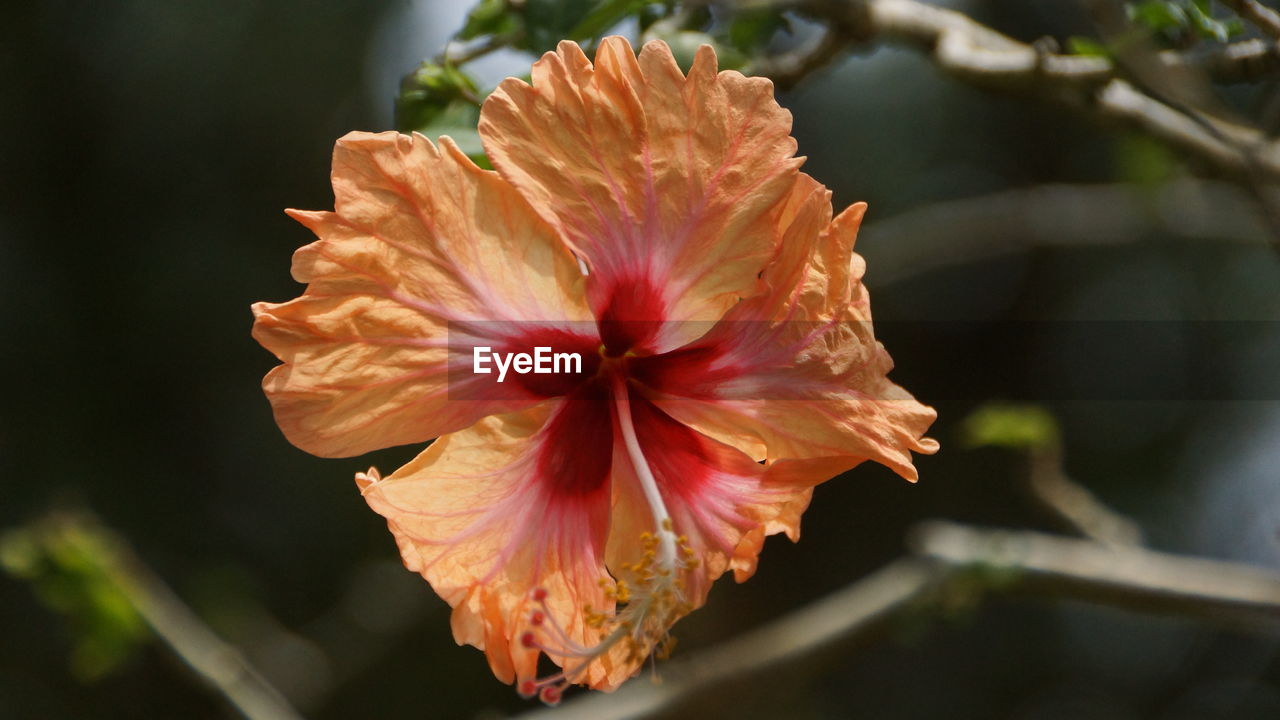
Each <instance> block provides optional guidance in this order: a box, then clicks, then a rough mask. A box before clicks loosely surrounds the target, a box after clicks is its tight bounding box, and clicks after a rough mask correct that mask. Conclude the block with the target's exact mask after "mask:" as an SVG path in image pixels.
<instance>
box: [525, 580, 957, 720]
mask: <svg viewBox="0 0 1280 720" xmlns="http://www.w3.org/2000/svg"><path fill="white" fill-rule="evenodd" d="M939 576H940V573H939V571H938V568H937V567H936V566H934V565H932V564H931V563H928V562H922V561H920V560H917V559H914V558H907V559H903V560H899V561H897V562H895V563H893V564H891V565H888V566H886V567H884V568H882V569H881V570H879V571H877V572H875V573H873V574H871V575H869V576H867V577H866V578H864V579H863V580H861V581H859V582H856V583H854V584H852V585H850V586H848V587H846V588H845V589H843V590H839V591H837V592H835V593H833V594H831V595H828V596H827V597H825V598H823V599H821V600H818V601H817V602H815V603H813V604H811V605H808V606H806V607H804V608H802V609H800V610H797V611H795V612H793V613H791V614H789V615H785V616H783V617H781V618H779V619H778V620H775V621H773V622H771V623H769V624H767V625H765V626H764V627H761V628H758V629H756V630H753V631H751V632H748V633H744V634H742V635H739V636H738V637H736V638H734V639H732V640H729V641H726V642H725V643H724V644H722V645H719V646H716V647H714V648H711V649H710V650H707V651H705V652H703V653H702V654H701V655H698V656H696V657H691V658H688V659H682V660H673V661H671V662H669V663H666V664H665V665H663V666H662V668H661V673H662V681H661V682H659V683H646V682H639V681H633V682H631V683H628V684H627V685H624V686H623V687H622V688H621V689H620V690H618V691H617V692H614V693H612V694H609V695H604V694H594V695H588V696H584V697H582V698H581V699H577V700H573V701H571V702H568V703H565V705H564V706H563V707H560V708H555V709H554V710H552V709H539V710H535V711H532V712H529V713H527V714H525V715H522V716H520V717H523V718H529V719H533V718H546V719H548V720H550V718H554V719H555V720H577V719H579V718H581V719H582V720H612V719H620V718H643V717H651V716H653V715H655V714H657V713H659V712H662V713H669V712H672V711H673V710H675V709H677V708H680V707H682V706H684V705H686V704H688V703H691V702H693V701H695V700H696V697H695V695H697V696H703V695H705V694H708V693H715V692H716V691H718V690H720V689H723V688H725V687H730V686H733V685H737V684H739V683H750V682H752V681H753V680H757V679H758V678H760V677H761V676H762V675H764V674H767V673H772V672H775V671H777V670H778V669H779V668H781V667H783V666H787V667H788V668H789V669H791V670H794V669H795V667H796V664H797V663H799V662H802V661H803V662H805V663H806V664H807V663H809V662H813V661H815V659H816V658H815V655H819V654H825V653H827V652H831V651H835V650H838V649H840V648H842V647H844V646H847V645H848V644H850V643H851V642H853V641H855V640H859V639H865V637H866V636H867V635H868V634H872V633H873V632H874V631H875V630H878V629H883V628H884V627H885V622H886V621H887V620H888V619H890V618H891V617H892V616H893V614H894V613H895V612H897V611H898V610H900V609H902V608H903V607H905V606H907V605H908V604H910V603H911V602H912V601H914V600H917V599H919V598H920V597H921V596H922V595H923V594H924V593H925V592H926V591H928V590H930V589H931V588H932V587H933V586H934V583H935V581H936V580H937V579H938V578H939Z"/></svg>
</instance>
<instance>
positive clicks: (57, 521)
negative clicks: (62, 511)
mask: <svg viewBox="0 0 1280 720" xmlns="http://www.w3.org/2000/svg"><path fill="white" fill-rule="evenodd" d="M112 543H113V540H112V538H111V537H109V536H107V535H105V534H102V533H99V532H97V531H96V530H94V528H93V527H91V526H89V525H88V524H86V523H83V522H80V521H78V520H77V519H75V518H74V517H64V516H51V517H49V518H46V519H43V520H40V521H37V522H34V523H32V524H30V525H27V526H24V527H21V528H18V529H15V530H11V531H9V532H6V533H5V534H4V536H3V537H0V568H3V569H4V571H6V572H8V573H9V574H11V575H13V576H14V577H16V578H19V579H22V580H25V581H26V582H28V583H30V584H31V587H32V590H33V591H34V592H35V594H36V597H38V598H39V599H40V601H41V602H42V603H44V604H45V605H46V606H47V607H49V608H50V609H51V610H54V611H55V612H58V613H60V614H62V615H63V616H65V617H66V620H67V624H68V626H69V627H70V628H71V630H72V649H71V659H70V664H71V671H72V673H73V674H74V675H75V676H76V677H78V678H80V679H82V680H96V679H98V678H100V677H103V676H105V675H107V674H109V673H111V672H112V671H113V670H115V669H116V668H118V667H119V666H120V665H121V664H122V663H124V662H126V661H127V660H128V659H129V658H130V657H132V656H133V654H134V653H135V652H136V651H137V649H138V648H139V647H140V646H141V644H142V643H143V642H145V641H146V639H147V638H148V637H149V632H148V630H147V627H146V624H145V623H144V622H143V620H142V616H141V615H139V614H138V611H137V610H136V609H135V608H134V606H133V605H132V604H131V602H130V600H129V598H128V597H127V596H126V595H125V594H124V591H123V590H122V589H121V587H120V585H119V584H118V582H119V580H118V577H117V573H115V572H114V570H113V568H114V567H115V563H116V555H115V551H114V546H113V545H112Z"/></svg>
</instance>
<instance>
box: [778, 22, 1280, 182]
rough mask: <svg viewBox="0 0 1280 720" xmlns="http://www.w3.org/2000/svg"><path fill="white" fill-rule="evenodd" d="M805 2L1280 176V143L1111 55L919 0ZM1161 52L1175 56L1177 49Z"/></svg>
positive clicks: (1001, 82)
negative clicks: (1147, 88) (1175, 100)
mask: <svg viewBox="0 0 1280 720" xmlns="http://www.w3.org/2000/svg"><path fill="white" fill-rule="evenodd" d="M798 9H799V10H800V11H801V12H804V13H805V14H807V15H809V16H811V17H814V18H815V19H817V20H819V21H822V22H827V23H836V24H838V25H839V26H840V27H844V28H847V31H846V33H847V34H848V35H849V37H850V38H851V39H854V40H859V41H861V40H866V41H870V42H883V43H892V44H901V45H909V46H913V47H917V48H919V49H920V50H922V51H924V52H926V53H928V54H929V55H930V57H931V58H932V59H933V61H934V63H935V64H936V65H937V66H938V67H939V68H940V69H941V70H943V71H944V72H946V73H948V74H950V75H952V76H953V77H956V78H958V79H960V80H963V81H965V82H968V83H971V84H974V85H978V86H981V87H985V88H989V89H994V90H1000V91H1003V92H1011V93H1020V94H1027V95H1034V96H1038V97H1042V98H1047V99H1049V100H1052V101H1055V102H1058V103H1061V104H1064V105H1067V106H1070V107H1073V108H1076V109H1078V110H1081V111H1084V112H1088V113H1091V114H1094V115H1096V116H1098V117H1100V118H1103V119H1108V120H1112V121H1119V122H1123V123H1125V124H1128V125H1131V126H1134V127H1136V128H1139V129H1141V130H1143V131H1145V132H1147V133H1149V134H1151V135H1153V136H1155V137H1157V138H1160V139H1161V140H1163V141H1165V142H1167V143H1169V144H1170V145H1172V146H1174V147H1177V148H1179V149H1180V150H1182V151H1184V152H1186V153H1188V154H1190V155H1192V156H1195V157H1199V158H1201V159H1203V160H1206V161H1208V162H1210V163H1212V164H1213V165H1214V166H1216V167H1217V168H1218V169H1219V170H1221V171H1223V172H1225V173H1227V174H1229V175H1231V176H1233V177H1235V178H1237V179H1240V178H1241V177H1242V176H1245V175H1248V174H1250V173H1253V172H1255V171H1256V172H1260V173H1261V174H1262V175H1263V176H1264V177H1265V178H1267V179H1270V180H1275V179H1280V146H1277V145H1273V144H1271V143H1269V142H1268V141H1267V139H1266V138H1265V136H1264V135H1263V134H1262V133H1260V132H1258V131H1257V130H1255V129H1252V128H1248V127H1243V126H1240V125H1237V124H1235V123H1230V122H1227V121H1224V120H1221V119H1210V120H1208V121H1207V122H1209V123H1210V124H1211V125H1210V127H1209V128H1208V129H1206V128H1205V127H1202V126H1201V123H1199V122H1197V119H1196V118H1192V117H1189V116H1188V115H1187V114H1185V113H1183V112H1181V111H1179V110H1177V109H1175V108H1173V107H1170V106H1169V105H1167V104H1165V103H1163V102H1161V101H1159V100H1157V99H1155V98H1153V97H1151V96H1149V95H1146V94H1145V93H1143V92H1141V91H1140V90H1138V89H1137V88H1135V87H1134V86H1133V85H1132V84H1130V83H1129V82H1128V81H1126V80H1124V79H1122V78H1119V77H1117V74H1116V68H1115V66H1114V64H1113V63H1112V62H1111V61H1110V60H1109V59H1107V58H1103V57H1091V56H1077V55H1060V54H1054V53H1048V52H1042V51H1039V50H1037V49H1036V48H1034V47H1032V46H1031V45H1028V44H1026V43H1022V42H1019V41H1017V40H1014V39H1012V38H1010V37H1008V36H1006V35H1002V34H1001V33H998V32H996V31H995V30H992V29H991V28H988V27H986V26H985V25H982V24H981V23H978V22H976V21H975V20H973V19H971V18H969V17H967V16H966V15H963V14H961V13H959V12H956V11H954V10H948V9H945V8H940V7H937V6H934V5H929V4H926V3H923V2H919V1H918V0H810V1H809V2H804V3H801V4H800V5H799V6H798ZM1160 57H1162V58H1166V59H1167V60H1169V61H1170V62H1172V56H1164V55H1162V56H1160ZM1179 62H1181V61H1180V60H1179ZM1224 138H1225V139H1226V140H1224ZM1228 140H1229V141H1228ZM1240 148H1248V149H1251V151H1252V152H1251V153H1244V152H1242V151H1241V150H1240ZM1250 155H1252V157H1250ZM1255 162H1256V167H1255Z"/></svg>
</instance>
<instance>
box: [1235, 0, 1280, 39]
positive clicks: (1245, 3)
mask: <svg viewBox="0 0 1280 720" xmlns="http://www.w3.org/2000/svg"><path fill="white" fill-rule="evenodd" d="M1222 4H1223V5H1226V6H1227V7H1229V8H1231V9H1232V10H1234V11H1235V13H1236V14H1237V15H1239V16H1240V17H1242V18H1244V19H1245V20H1248V21H1249V22H1250V23H1251V24H1252V25H1253V26H1254V27H1256V28H1258V29H1259V30H1261V31H1262V32H1263V33H1265V34H1267V35H1270V36H1271V37H1272V38H1274V39H1276V40H1280V13H1276V11H1275V10H1272V9H1271V8H1269V7H1267V6H1265V5H1263V4H1262V3H1260V2H1258V0H1222Z"/></svg>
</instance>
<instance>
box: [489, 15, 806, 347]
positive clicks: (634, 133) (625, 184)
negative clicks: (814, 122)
mask: <svg viewBox="0 0 1280 720" xmlns="http://www.w3.org/2000/svg"><path fill="white" fill-rule="evenodd" d="M790 131H791V115H790V113H788V112H787V111H786V110H784V109H782V108H781V107H779V105H778V104H777V102H776V101H774V99H773V86H772V83H770V82H769V81H768V80H765V79H762V78H748V77H744V76H742V75H741V74H739V73H737V72H734V71H724V72H719V73H717V72H716V58H715V53H714V52H713V51H712V50H711V48H710V47H709V46H704V47H702V48H701V49H700V50H699V51H698V54H697V57H696V59H695V61H694V63H693V67H692V68H691V69H690V71H689V74H688V77H685V76H684V75H683V74H682V73H681V72H680V69H679V67H678V66H677V65H676V62H675V59H674V58H673V57H672V54H671V51H670V49H669V48H668V47H667V46H666V45H665V44H663V43H661V42H656V41H655V42H650V43H649V44H647V45H645V47H644V49H643V51H642V52H641V53H640V55H639V57H638V58H637V57H636V55H635V54H634V52H633V51H632V49H631V47H630V45H628V43H627V42H626V40H624V39H622V38H618V37H611V38H606V39H605V40H604V41H602V43H601V45H600V49H599V50H598V52H597V53H596V62H595V65H594V66H593V65H592V64H591V62H589V61H588V60H587V58H586V56H585V55H583V53H582V50H581V49H580V48H579V47H578V46H577V45H576V44H574V43H571V42H562V43H561V44H560V46H559V48H558V49H557V51H556V52H554V53H547V54H546V55H544V56H543V57H542V59H541V60H539V61H538V62H537V63H535V64H534V68H533V84H532V86H530V85H528V84H525V83H524V82H522V81H520V80H517V79H514V78H509V79H507V80H505V81H504V82H503V83H502V84H501V85H500V86H499V87H498V89H497V90H496V91H495V92H494V93H493V94H492V95H490V97H489V99H488V100H487V101H486V102H485V105H484V107H483V109H482V111H481V117H480V134H481V137H482V138H483V140H484V143H485V148H486V149H487V150H488V152H489V154H490V157H491V158H492V160H493V163H494V166H495V167H496V168H497V169H498V172H500V173H501V174H502V175H503V177H505V178H507V179H509V180H510V181H511V182H512V184H514V185H515V186H516V187H517V188H518V189H519V190H520V192H521V193H522V194H524V196H525V197H526V198H528V199H529V201H530V203H532V204H533V206H534V207H535V208H537V209H538V211H539V212H540V213H542V215H543V217H545V218H546V219H547V220H548V221H549V222H551V223H552V224H553V225H554V226H555V227H556V228H557V229H558V230H559V231H560V233H561V235H562V236H563V237H564V238H565V240H566V241H567V242H568V243H569V244H570V245H571V246H572V248H573V249H574V251H575V252H576V253H577V254H578V255H579V256H580V257H581V258H582V259H583V260H584V261H585V263H586V265H587V266H589V268H590V273H591V276H590V278H589V279H588V287H587V292H588V297H589V299H590V302H591V306H592V309H593V310H594V311H595V313H596V316H597V317H598V318H602V319H609V320H611V321H616V322H630V321H646V320H650V321H651V320H677V321H684V320H703V321H707V320H710V321H714V320H716V319H718V318H720V317H721V316H722V315H723V314H724V312H725V311H726V310H727V309H728V308H729V307H730V306H732V305H733V303H734V302H736V301H737V299H738V298H739V297H742V296H745V295H749V294H753V293H754V292H756V291H757V289H758V274H759V272H760V270H761V269H762V268H763V267H764V266H765V264H766V263H767V262H768V260H769V259H770V258H771V257H772V256H773V254H774V251H775V245H776V242H777V238H776V236H775V235H774V233H773V232H772V228H771V224H770V223H768V222H762V221H763V220H766V219H767V218H769V217H770V216H771V215H772V214H773V213H775V211H776V207H775V206H777V205H778V203H779V202H780V201H782V200H783V199H784V198H785V197H786V196H787V193H788V191H789V190H790V187H791V185H792V182H793V180H794V178H795V174H796V168H797V167H799V164H800V162H801V160H800V159H797V158H795V157H794V154H795V148H796V145H795V141H794V140H793V139H792V138H791V137H790ZM662 327H663V328H667V327H671V328H681V327H683V326H681V325H679V324H676V325H670V326H666V325H664V326H662ZM627 342H629V343H630V344H631V345H637V344H643V343H645V342H649V343H651V344H652V345H655V346H658V347H659V348H661V347H663V346H665V347H670V344H669V343H670V342H671V341H670V340H665V341H664V340H663V339H661V338H657V339H655V338H647V337H641V338H628V339H627ZM623 349H626V348H620V349H619V354H621V351H622V350H623Z"/></svg>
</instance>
